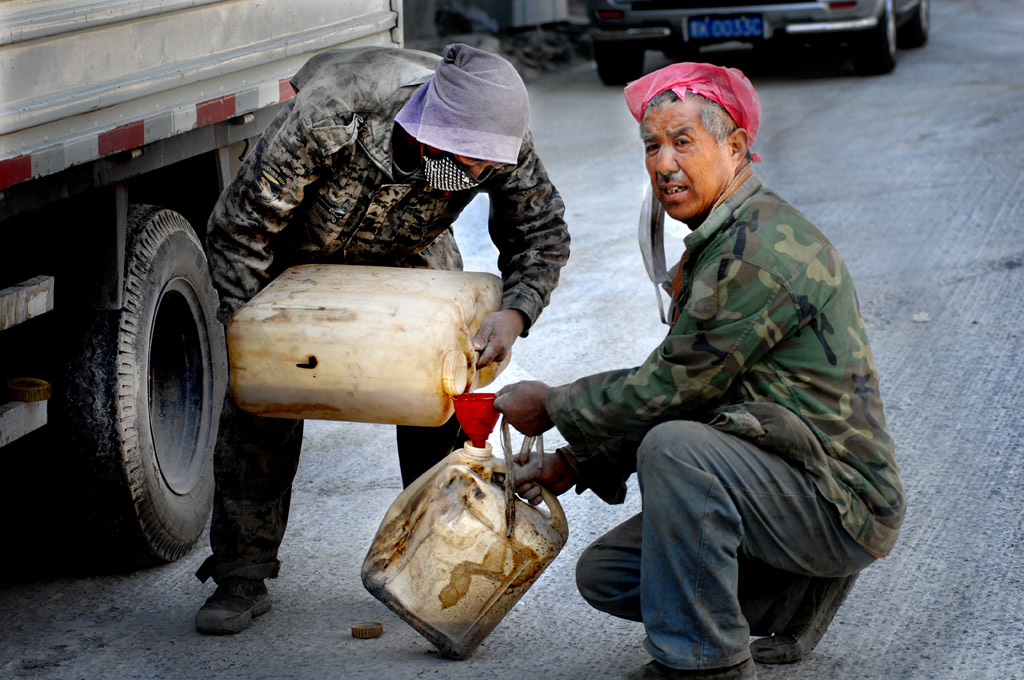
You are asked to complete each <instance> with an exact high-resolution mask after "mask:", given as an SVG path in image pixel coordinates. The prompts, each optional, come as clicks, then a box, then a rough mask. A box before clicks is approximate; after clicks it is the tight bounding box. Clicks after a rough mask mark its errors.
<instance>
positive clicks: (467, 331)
mask: <svg viewBox="0 0 1024 680" xmlns="http://www.w3.org/2000/svg"><path fill="white" fill-rule="evenodd" d="M501 290H502V285H501V279H499V278H498V277H497V276H494V275H493V274H487V273H479V272H450V271H435V270H427V269H405V268H398V267H364V266H353V265H301V266H298V267H292V268H291V269H288V270H286V271H285V272H283V273H282V274H281V275H280V276H279V277H278V278H277V279H275V280H274V281H273V282H271V284H270V285H268V286H267V287H266V288H265V289H264V290H263V291H261V292H260V293H259V294H258V295H256V296H255V297H254V298H253V299H252V300H250V301H249V302H248V303H247V304H246V305H245V306H244V307H242V309H240V310H239V311H238V313H237V314H236V315H235V317H234V319H232V321H231V324H230V325H229V326H228V333H227V338H228V356H229V360H230V362H231V391H232V394H233V395H234V398H235V401H236V402H237V403H238V405H239V407H240V408H242V409H244V410H246V411H249V412H251V413H256V414H258V415H261V416H269V417H280V418H313V419H324V420H351V421H357V422H367V423H395V424H399V425H419V426H438V425H442V424H444V423H445V422H447V420H448V419H449V418H450V417H451V415H452V413H453V404H452V396H454V395H457V394H462V393H463V392H468V391H471V390H474V389H476V388H478V387H482V386H484V385H487V384H489V383H490V382H491V381H493V380H494V378H495V377H497V375H498V374H499V373H500V372H501V370H502V369H503V368H504V367H505V365H506V364H507V363H508V358H506V359H505V361H503V362H501V363H499V364H491V365H490V366H488V367H486V368H484V369H482V370H479V371H478V370H477V369H476V360H477V353H476V352H475V351H474V350H473V346H472V340H473V336H474V335H475V334H476V331H477V329H478V328H479V326H480V323H481V322H482V321H483V319H484V317H485V316H487V315H488V314H490V313H491V312H494V311H497V310H498V309H499V308H500V307H501Z"/></svg>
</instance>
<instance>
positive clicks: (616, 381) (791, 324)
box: [546, 176, 905, 556]
mask: <svg viewBox="0 0 1024 680" xmlns="http://www.w3.org/2000/svg"><path fill="white" fill-rule="evenodd" d="M686 247H687V253H688V258H687V259H686V261H685V263H684V264H683V272H682V287H681V288H682V289H681V294H680V295H679V296H678V298H676V300H675V301H674V305H675V308H676V310H678V312H679V316H678V319H677V320H676V322H675V323H674V325H673V327H672V329H671V331H670V332H669V334H668V336H667V337H666V338H665V340H664V342H663V343H662V344H661V346H659V347H658V348H657V349H656V350H655V351H654V352H653V353H651V355H650V356H649V357H648V358H647V359H646V361H644V362H643V363H642V364H641V365H640V366H638V367H636V368H632V369H625V370H619V371H611V372H608V373H602V374H598V375H593V376H589V377H586V378H582V379H580V380H577V381H576V382H574V383H571V384H569V385H564V386H561V387H555V388H552V389H551V390H550V392H549V394H548V397H547V402H546V406H547V410H548V413H549V414H550V416H551V417H552V419H553V420H554V422H555V424H556V425H557V427H558V429H559V431H560V432H561V433H562V434H563V435H564V436H565V438H566V440H567V441H568V442H569V444H570V445H571V446H572V448H573V450H574V451H575V453H576V458H577V460H578V463H579V468H580V472H581V475H582V476H581V480H582V482H583V486H586V485H587V484H590V485H591V486H593V488H594V489H595V491H597V492H598V493H600V494H601V495H602V497H604V498H606V500H611V501H613V502H614V501H616V500H621V497H622V495H623V493H624V487H623V485H622V482H623V480H624V479H625V478H626V477H628V475H629V474H631V473H632V471H634V470H635V469H636V456H635V454H636V447H637V446H638V444H639V441H640V439H642V437H643V434H644V433H646V432H647V430H649V429H650V428H651V427H653V426H654V425H656V424H657V423H659V422H663V421H666V420H673V419H685V420H701V421H704V422H710V423H711V424H712V425H713V426H715V427H719V428H721V429H723V430H726V431H729V432H733V433H736V434H738V435H741V436H745V437H749V438H751V439H753V440H754V441H755V442H756V443H758V444H760V445H761V446H762V448H764V449H766V450H769V451H772V452H773V453H776V454H778V455H782V456H784V457H786V458H788V459H789V460H791V462H793V463H794V464H796V465H799V466H801V467H803V468H804V469H805V470H806V471H807V472H808V473H809V474H810V475H811V477H812V478H813V479H814V481H815V483H816V485H817V487H818V489H819V491H820V492H821V493H822V495H823V496H824V497H825V498H826V499H828V500H829V501H831V502H832V503H834V504H835V505H836V506H837V508H838V509H839V513H840V516H841V518H842V522H843V526H844V527H845V528H846V529H847V530H848V531H849V532H850V534H851V535H852V536H853V538H854V539H856V540H857V541H858V543H859V544H860V545H861V546H863V547H864V548H865V549H866V550H867V551H868V552H870V553H872V554H874V555H876V556H883V555H885V554H887V553H888V552H889V550H890V549H891V548H892V546H893V543H894V542H895V540H896V536H897V533H898V530H899V527H900V523H901V521H902V518H903V513H904V503H905V501H904V492H903V484H902V481H901V478H900V471H899V467H898V466H897V464H896V460H895V457H894V453H893V445H892V439H891V438H890V436H889V433H888V430H887V428H886V424H885V417H884V415H883V413H882V400H881V397H880V396H879V392H878V373H877V371H876V370H875V363H874V359H873V357H872V355H871V348H870V347H869V345H868V339H867V334H866V332H865V329H864V324H863V321H862V319H861V316H860V311H859V309H858V306H857V299H856V294H855V292H854V287H853V281H852V279H851V278H850V274H849V272H848V271H847V269H846V265H845V263H844V262H843V260H842V259H841V258H840V256H839V254H838V252H836V250H835V248H834V247H833V246H832V244H831V243H829V242H828V240H827V239H826V238H825V237H824V236H823V235H822V234H821V233H820V232H819V231H818V230H817V229H815V228H814V226H813V225H812V224H811V223H810V222H808V221H807V220H806V218H804V217H803V216H802V215H801V214H800V213H798V212H797V211H796V210H795V209H794V208H793V207H792V206H790V205H789V204H788V203H786V202H785V201H784V200H783V199H782V198H781V197H779V196H778V195H777V194H776V193H774V192H773V191H771V190H769V189H766V188H763V187H762V186H761V182H760V180H758V179H757V177H756V176H752V177H751V178H750V179H748V180H747V181H746V182H744V183H743V184H742V185H741V186H740V187H739V188H738V190H737V191H736V192H735V193H734V194H733V195H732V196H730V197H729V198H728V199H726V201H725V202H724V203H723V204H722V205H720V206H719V207H718V208H716V209H715V210H714V211H712V213H711V214H710V215H709V216H708V218H707V220H705V222H704V224H703V225H701V227H700V228H699V229H697V230H696V231H694V232H692V233H691V234H689V235H688V236H687V238H686ZM578 486H580V485H578Z"/></svg>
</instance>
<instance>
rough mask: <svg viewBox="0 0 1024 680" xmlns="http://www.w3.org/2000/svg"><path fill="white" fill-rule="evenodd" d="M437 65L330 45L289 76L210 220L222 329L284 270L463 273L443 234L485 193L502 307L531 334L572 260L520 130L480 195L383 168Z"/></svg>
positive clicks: (548, 189) (418, 55) (378, 50)
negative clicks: (328, 267) (401, 123)
mask: <svg viewBox="0 0 1024 680" xmlns="http://www.w3.org/2000/svg"><path fill="white" fill-rule="evenodd" d="M438 60H439V57H437V56H435V55H432V54H427V53H424V52H416V51H413V50H402V49H394V48H382V47H366V48H354V49H342V50H333V51H330V52H325V53H322V54H319V55H317V56H316V57H314V58H313V59H311V60H310V61H309V62H308V63H307V64H306V65H305V66H304V67H303V68H302V69H301V70H300V71H299V73H298V74H296V76H295V78H294V79H293V80H292V83H293V85H294V86H295V88H296V90H297V91H298V92H297V94H296V96H295V97H294V98H292V100H291V101H290V102H289V103H288V104H287V105H286V106H285V107H284V109H283V110H282V111H281V112H280V114H279V115H278V116H277V117H276V118H275V119H274V121H272V122H271V124H270V126H269V127H268V128H267V130H266V132H265V133H264V134H263V136H262V137H261V139H260V140H259V142H258V143H257V144H256V146H255V148H254V149H253V151H252V153H250V154H249V156H248V157H247V158H246V160H245V162H244V164H243V166H242V168H241V170H240V171H239V173H238V174H237V176H236V177H235V179H234V181H232V183H231V184H230V185H229V186H228V187H227V188H226V189H225V191H224V192H223V193H222V194H221V197H220V200H219V201H218V202H217V205H216V207H215V208H214V211H213V214H212V215H211V217H210V222H209V228H208V236H207V249H208V252H209V256H210V263H211V269H212V271H213V280H214V284H215V285H216V287H217V289H218V290H219V292H220V295H221V308H220V310H219V317H220V319H221V321H222V322H224V323H227V321H228V320H229V319H230V318H231V316H233V315H234V313H235V312H236V311H237V310H238V308H239V307H241V306H242V304H244V303H245V302H246V301H247V300H249V299H250V298H252V297H253V296H254V295H255V294H256V293H258V292H259V291H260V290H261V289H262V288H263V287H264V286H266V285H267V284H268V283H269V282H270V281H272V280H273V279H274V277H275V276H276V275H277V274H279V273H280V272H281V271H283V270H284V269H285V268H287V267H291V266H293V265H297V264H307V263H312V262H317V263H338V264H370V265H385V266H402V267H425V268H432V269H461V268H462V258H461V255H460V254H459V250H458V247H457V246H456V244H455V239H454V237H453V235H452V231H451V225H452V223H453V222H454V221H455V219H456V218H457V217H458V215H459V213H460V212H461V211H462V210H463V209H464V208H465V207H466V206H467V205H468V204H469V202H470V201H471V200H472V199H473V198H474V197H475V196H476V195H477V194H478V193H479V192H480V191H485V192H487V193H488V195H489V197H490V201H491V217H490V222H489V230H490V234H491V238H492V240H493V241H494V244H495V245H496V246H497V248H498V267H499V269H500V271H501V273H502V278H503V281H504V286H505V288H504V295H503V300H502V304H503V307H504V308H506V309H508V308H514V309H519V310H520V311H522V312H523V313H524V314H525V315H526V317H527V319H528V321H529V323H528V327H529V325H532V323H533V322H534V321H536V319H537V317H538V316H539V315H540V312H541V309H542V308H543V307H544V306H545V305H547V303H548V301H549V299H550V295H551V291H552V290H553V289H554V288H555V285H556V284H557V283H558V275H559V270H560V269H561V267H562V266H563V265H564V264H565V261H566V259H567V258H568V256H569V235H568V231H567V230H566V226H565V222H564V221H563V219H562V218H563V214H564V206H563V204H562V199H561V197H560V196H559V194H558V192H557V191H556V189H555V188H554V186H552V184H551V181H550V180H549V179H548V176H547V173H546V172H545V170H544V166H543V164H542V163H541V161H540V159H539V158H538V157H537V155H536V152H535V150H534V144H533V137H532V135H531V134H529V133H527V136H526V138H525V140H524V142H523V145H522V149H521V150H520V153H519V162H518V164H517V165H515V166H508V167H506V168H503V169H502V170H500V171H497V172H495V173H493V174H492V175H491V176H489V177H488V178H487V179H486V180H485V181H484V182H482V183H481V185H480V187H478V188H475V189H471V190H466V191H456V192H446V191H440V190H437V189H433V188H431V187H430V186H428V185H427V184H426V182H425V181H424V180H423V179H419V178H416V176H415V175H414V176H413V177H404V176H402V175H401V173H398V172H397V171H396V170H395V168H394V167H393V165H392V158H391V135H392V127H393V122H394V118H395V115H396V114H397V113H398V111H399V110H401V108H402V106H403V105H404V104H405V103H406V101H408V99H409V98H410V97H411V96H412V94H413V92H415V91H416V89H417V88H418V87H419V86H420V85H421V84H423V83H424V82H426V81H427V80H428V79H429V78H430V76H431V75H432V73H433V70H434V67H435V66H436V64H437V62H438Z"/></svg>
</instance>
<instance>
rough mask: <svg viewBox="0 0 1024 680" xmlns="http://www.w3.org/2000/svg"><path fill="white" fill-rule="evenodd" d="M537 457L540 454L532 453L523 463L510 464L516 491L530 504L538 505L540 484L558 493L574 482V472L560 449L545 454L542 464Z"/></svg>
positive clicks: (563, 491)
mask: <svg viewBox="0 0 1024 680" xmlns="http://www.w3.org/2000/svg"><path fill="white" fill-rule="evenodd" d="M539 458H540V456H538V455H537V454H536V453H533V454H531V455H530V460H529V461H528V462H527V463H526V464H525V465H521V464H520V463H519V462H518V461H516V462H515V463H514V465H513V466H512V471H513V473H514V474H515V478H516V493H517V494H519V497H520V498H522V499H523V500H525V501H527V502H528V503H530V505H538V504H539V503H540V502H541V500H542V498H541V494H540V486H541V485H542V484H543V485H544V486H546V487H547V488H549V489H551V491H552V492H554V493H555V495H559V494H563V493H565V492H566V491H567V490H568V489H570V488H572V486H573V484H575V483H576V473H575V472H574V471H573V469H572V466H571V465H569V463H567V462H566V460H565V457H564V456H563V455H562V449H557V450H555V451H554V452H553V453H548V454H546V455H545V456H544V465H543V466H541V465H540V463H539V462H538V459H539Z"/></svg>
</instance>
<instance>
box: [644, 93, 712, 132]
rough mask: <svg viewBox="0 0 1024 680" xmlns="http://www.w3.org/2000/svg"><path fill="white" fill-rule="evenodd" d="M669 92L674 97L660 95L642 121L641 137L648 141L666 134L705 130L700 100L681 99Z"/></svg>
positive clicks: (697, 98) (655, 98)
mask: <svg viewBox="0 0 1024 680" xmlns="http://www.w3.org/2000/svg"><path fill="white" fill-rule="evenodd" d="M667 92H669V93H670V94H672V95H673V96H671V97H662V95H658V96H657V97H654V98H653V99H652V100H651V103H650V104H649V105H648V106H647V108H646V109H645V110H644V115H643V118H642V119H641V120H640V136H641V137H643V138H644V139H646V138H648V137H653V136H658V135H664V134H677V133H678V132H679V131H687V132H690V133H694V132H696V131H698V130H703V129H704V123H703V121H702V120H701V117H700V109H701V100H700V98H699V97H694V96H690V97H685V98H679V97H678V96H677V95H675V93H672V91H671V90H668V91H667ZM663 94H664V93H663Z"/></svg>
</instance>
